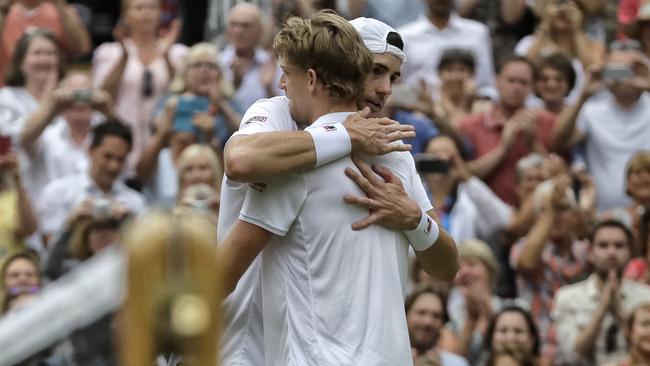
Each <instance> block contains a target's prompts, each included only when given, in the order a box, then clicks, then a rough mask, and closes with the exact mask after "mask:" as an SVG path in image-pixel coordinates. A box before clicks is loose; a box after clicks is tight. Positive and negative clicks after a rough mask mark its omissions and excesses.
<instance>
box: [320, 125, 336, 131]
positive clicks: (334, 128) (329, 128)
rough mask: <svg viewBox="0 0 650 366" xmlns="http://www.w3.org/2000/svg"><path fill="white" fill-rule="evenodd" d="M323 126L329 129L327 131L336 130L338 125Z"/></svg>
mask: <svg viewBox="0 0 650 366" xmlns="http://www.w3.org/2000/svg"><path fill="white" fill-rule="evenodd" d="M323 128H324V129H325V131H327V132H332V131H336V126H332V125H325V126H323Z"/></svg>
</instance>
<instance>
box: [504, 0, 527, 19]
mask: <svg viewBox="0 0 650 366" xmlns="http://www.w3.org/2000/svg"><path fill="white" fill-rule="evenodd" d="M525 10H526V1H525V0H501V14H500V15H501V19H502V20H503V21H504V22H505V23H506V24H508V25H514V24H515V23H517V22H518V21H519V20H521V18H522V17H523V16H524V12H525Z"/></svg>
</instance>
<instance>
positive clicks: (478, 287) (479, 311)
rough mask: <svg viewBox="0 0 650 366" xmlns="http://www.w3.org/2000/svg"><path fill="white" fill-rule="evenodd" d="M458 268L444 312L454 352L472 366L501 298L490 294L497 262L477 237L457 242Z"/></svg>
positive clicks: (496, 272)
mask: <svg viewBox="0 0 650 366" xmlns="http://www.w3.org/2000/svg"><path fill="white" fill-rule="evenodd" d="M458 257H459V261H460V268H459V269H458V273H457V274H456V279H455V281H454V287H453V288H452V289H451V292H450V293H449V301H448V303H447V311H448V313H449V317H450V320H451V322H450V325H451V327H452V330H453V331H454V333H455V334H456V336H457V337H458V341H459V342H458V347H457V349H456V353H458V354H460V355H463V356H465V357H466V358H467V360H468V361H469V363H470V364H472V365H475V364H476V362H477V361H478V359H479V357H481V355H482V351H483V340H484V339H485V333H486V331H487V327H488V324H489V322H490V319H491V318H492V315H493V313H494V312H498V311H499V310H500V309H501V303H502V300H501V299H500V298H499V297H497V296H496V295H495V294H494V288H495V284H496V279H497V275H498V272H499V264H498V263H497V259H496V258H495V257H494V254H492V250H491V249H490V247H489V246H488V245H487V244H486V243H484V242H482V241H480V240H473V239H470V240H465V241H463V242H461V243H460V244H459V247H458Z"/></svg>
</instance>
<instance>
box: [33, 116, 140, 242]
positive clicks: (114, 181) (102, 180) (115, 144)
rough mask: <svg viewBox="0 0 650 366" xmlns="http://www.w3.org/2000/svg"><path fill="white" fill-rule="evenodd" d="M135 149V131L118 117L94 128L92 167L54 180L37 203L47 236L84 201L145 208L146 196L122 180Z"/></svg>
mask: <svg viewBox="0 0 650 366" xmlns="http://www.w3.org/2000/svg"><path fill="white" fill-rule="evenodd" d="M130 150H131V131H130V130H129V128H128V127H127V126H125V125H124V124H122V123H120V122H119V121H117V120H108V121H106V122H103V123H101V124H99V125H97V126H96V127H95V128H94V129H93V138H92V142H91V144H90V149H89V152H90V153H89V156H90V166H89V168H88V170H86V171H84V172H81V173H78V174H75V175H69V176H66V177H63V178H59V179H56V180H54V181H52V182H50V183H49V184H48V185H47V186H46V187H45V189H44V190H43V193H42V195H41V198H40V200H39V202H38V205H37V212H38V218H39V222H40V225H41V226H40V230H41V234H43V235H44V236H45V237H46V238H47V237H49V236H51V235H52V234H54V233H56V232H57V231H59V230H60V229H61V228H62V227H63V225H64V223H65V220H66V219H67V218H68V216H69V215H70V214H72V213H73V210H74V209H75V208H76V207H78V206H79V205H80V204H81V203H82V202H84V201H87V200H89V199H90V200H92V201H93V202H94V204H97V209H101V210H105V209H108V208H110V207H109V206H107V204H108V205H110V204H111V203H119V204H121V205H122V206H124V207H125V209H127V210H128V211H130V212H131V213H134V214H138V213H141V212H142V211H144V208H145V201H144V198H143V197H142V195H141V194H140V193H138V192H136V191H134V190H132V189H131V188H129V187H127V186H126V185H125V184H124V183H123V182H121V181H120V180H119V178H120V174H121V173H122V170H123V168H124V163H125V161H126V157H127V155H128V154H129V151H130Z"/></svg>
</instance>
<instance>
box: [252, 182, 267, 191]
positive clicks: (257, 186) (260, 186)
mask: <svg viewBox="0 0 650 366" xmlns="http://www.w3.org/2000/svg"><path fill="white" fill-rule="evenodd" d="M248 186H249V187H251V188H253V189H254V190H256V191H258V192H264V190H265V189H266V183H251V184H249V185H248Z"/></svg>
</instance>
